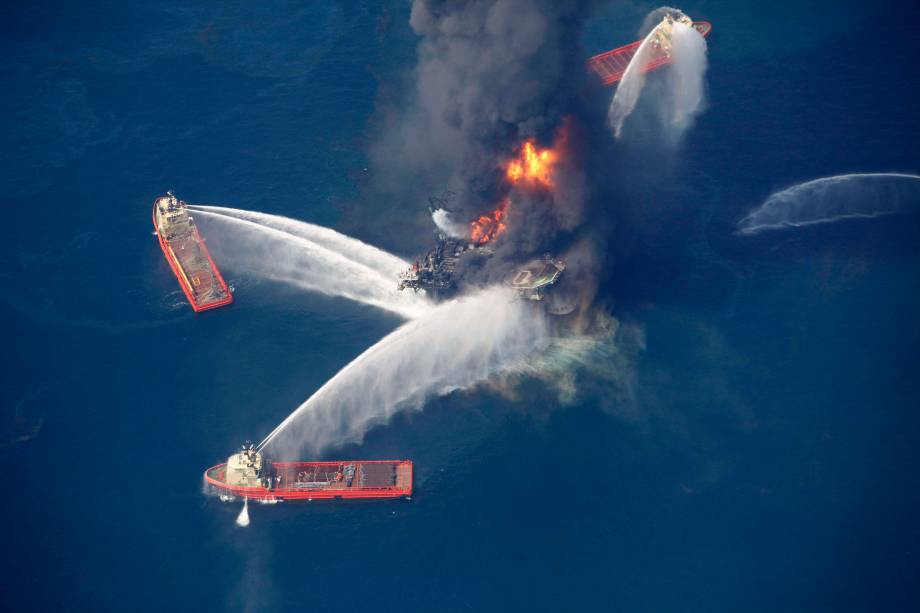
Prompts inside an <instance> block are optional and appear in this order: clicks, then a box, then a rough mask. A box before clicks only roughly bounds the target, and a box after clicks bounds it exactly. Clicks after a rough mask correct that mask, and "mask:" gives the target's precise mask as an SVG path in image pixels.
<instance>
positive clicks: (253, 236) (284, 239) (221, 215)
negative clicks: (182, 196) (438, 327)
mask: <svg viewBox="0 0 920 613" xmlns="http://www.w3.org/2000/svg"><path fill="white" fill-rule="evenodd" d="M190 208H191V209H192V210H194V212H195V217H196V219H198V220H199V221H204V222H205V223H206V224H207V225H208V226H209V228H208V233H209V234H214V235H220V234H221V233H223V234H227V235H232V237H229V236H228V239H227V243H228V244H231V245H233V248H232V249H225V250H222V251H221V253H220V257H219V259H220V262H221V266H225V267H226V268H227V269H228V270H233V271H235V272H239V273H244V274H252V275H256V276H259V277H262V278H266V279H271V280H273V281H279V282H282V283H287V284H290V285H293V286H295V287H299V288H302V289H306V290H309V291H313V292H319V293H321V294H325V295H327V296H341V297H344V298H348V299H350V300H355V301H357V302H362V303H364V304H369V305H372V306H375V307H378V308H381V309H384V310H387V311H390V312H392V313H396V314H398V315H401V316H402V317H405V318H407V319H411V318H413V317H418V316H419V315H421V314H422V313H424V312H426V311H427V310H428V309H429V308H430V303H429V301H428V300H427V299H426V298H424V297H423V296H421V295H418V294H414V293H408V292H399V291H398V290H397V289H396V281H397V275H398V273H399V272H402V271H403V270H405V269H407V268H408V267H409V263H408V262H405V261H403V260H401V259H400V258H398V257H396V256H394V255H392V254H389V253H387V252H385V251H382V250H380V249H377V248H376V247H372V246H370V245H367V244H365V243H362V242H361V241H358V240H356V239H353V238H349V237H347V236H345V235H343V234H339V233H338V232H335V231H334V230H330V229H328V228H323V227H321V226H315V225H313V224H308V223H304V222H298V221H295V220H292V219H287V218H285V217H278V216H275V215H266V214H264V213H250V212H247V211H238V210H236V209H222V208H221V207H190ZM224 210H226V211H232V214H228V213H225V212H222V211H224Z"/></svg>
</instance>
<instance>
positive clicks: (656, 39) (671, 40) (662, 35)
mask: <svg viewBox="0 0 920 613" xmlns="http://www.w3.org/2000/svg"><path fill="white" fill-rule="evenodd" d="M659 15H661V18H663V19H665V21H663V22H660V23H658V24H657V25H656V26H655V27H654V28H652V30H651V31H650V32H649V33H648V35H647V36H646V37H645V38H644V39H643V41H642V44H641V45H639V49H638V50H637V51H636V54H635V55H634V56H633V58H632V60H631V61H630V62H629V65H628V66H627V67H626V71H625V72H624V74H623V79H622V80H621V81H620V83H619V85H618V86H617V90H616V93H615V94H614V96H613V100H612V101H611V103H610V109H609V110H608V114H607V120H608V123H609V124H610V127H611V128H613V133H614V136H615V137H617V138H619V137H620V136H621V133H622V130H623V124H624V122H625V121H626V118H627V117H629V116H630V115H631V114H632V112H633V110H635V108H636V104H637V103H638V101H639V97H640V95H641V94H642V91H643V89H644V88H645V84H646V72H647V69H646V67H647V65H648V64H649V63H650V62H652V61H653V60H655V58H656V57H659V56H662V55H665V54H668V55H670V56H671V65H670V66H669V67H668V68H667V70H666V75H665V77H664V78H665V83H664V88H663V91H662V92H661V93H660V95H657V96H656V97H655V105H656V112H657V115H658V119H659V121H660V122H661V125H662V127H663V128H664V130H665V136H666V138H667V140H668V141H669V142H670V143H672V144H677V143H678V142H680V139H681V137H682V136H683V134H684V132H685V131H686V130H687V129H688V128H689V127H690V126H692V125H693V121H694V119H695V118H696V115H697V114H699V112H700V111H701V110H702V107H703V101H704V82H703V77H704V75H705V73H706V65H707V61H706V39H705V38H703V36H702V35H701V34H700V33H699V32H697V31H696V30H695V29H694V28H693V27H692V25H690V20H689V18H688V17H687V16H686V15H684V14H683V13H682V12H681V11H679V10H677V9H670V8H662V9H656V10H655V11H652V13H650V14H649V17H648V18H646V22H648V21H649V20H650V19H651V18H652V17H653V16H654V17H656V18H657V17H658V16H659ZM669 19H670V21H668V20H669Z"/></svg>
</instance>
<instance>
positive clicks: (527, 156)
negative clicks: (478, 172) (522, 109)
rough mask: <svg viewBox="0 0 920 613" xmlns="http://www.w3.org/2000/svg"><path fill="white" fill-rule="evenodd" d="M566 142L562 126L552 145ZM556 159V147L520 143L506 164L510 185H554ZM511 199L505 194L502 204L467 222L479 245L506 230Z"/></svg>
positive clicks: (493, 238) (506, 175)
mask: <svg viewBox="0 0 920 613" xmlns="http://www.w3.org/2000/svg"><path fill="white" fill-rule="evenodd" d="M564 142H565V128H564V127H563V129H561V130H560V131H559V133H558V134H557V137H556V143H555V144H554V147H559V146H560V145H561V144H562V143H564ZM558 160H559V152H558V151H557V149H555V148H548V149H540V148H538V147H537V143H536V141H535V140H534V139H532V138H531V139H527V140H526V141H524V144H522V145H521V149H520V153H519V154H518V156H517V157H516V158H514V159H512V160H510V161H509V162H508V163H507V165H506V166H505V178H506V179H507V180H508V182H509V183H510V184H511V185H518V184H519V183H521V182H522V181H524V182H526V183H525V185H529V186H536V187H538V188H542V189H552V188H553V170H554V166H555V164H556V162H557V161H558ZM509 206H511V198H510V197H509V196H505V198H504V199H503V200H502V202H501V204H499V205H498V208H496V209H495V210H494V211H492V212H491V213H488V214H486V215H482V216H480V217H479V219H476V220H473V221H472V222H471V223H470V238H471V239H472V241H473V242H474V243H476V244H479V245H485V244H486V243H489V242H492V241H494V240H495V239H497V238H498V237H499V236H501V234H502V233H503V232H504V231H505V230H506V228H507V226H506V225H505V221H506V220H507V217H508V207H509Z"/></svg>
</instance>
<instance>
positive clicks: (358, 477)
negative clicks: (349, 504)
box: [204, 460, 412, 500]
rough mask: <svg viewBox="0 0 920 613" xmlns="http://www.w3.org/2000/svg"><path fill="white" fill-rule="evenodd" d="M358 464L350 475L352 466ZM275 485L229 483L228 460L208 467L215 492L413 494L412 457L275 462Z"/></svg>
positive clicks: (301, 496)
mask: <svg viewBox="0 0 920 613" xmlns="http://www.w3.org/2000/svg"><path fill="white" fill-rule="evenodd" d="M349 466H352V467H354V472H353V475H352V477H351V478H350V479H349V477H348V472H349V471H348V467H349ZM270 467H271V468H270V470H269V473H268V474H269V475H270V477H271V479H272V487H271V488H265V487H240V486H231V485H227V483H226V469H227V465H226V464H218V465H217V466H213V467H211V468H209V469H208V470H206V471H205V473H204V480H205V483H206V484H207V485H208V486H210V487H211V488H212V489H213V490H214V491H215V492H217V493H220V494H225V495H231V496H237V497H241V498H252V499H254V500H324V499H325V500H329V499H362V498H363V499H375V498H400V497H404V496H411V495H412V462H411V461H410V460H361V461H351V462H271V463H270Z"/></svg>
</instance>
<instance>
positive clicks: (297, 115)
mask: <svg viewBox="0 0 920 613" xmlns="http://www.w3.org/2000/svg"><path fill="white" fill-rule="evenodd" d="M652 8H654V6H653V5H648V4H641V3H619V2H618V3H612V4H609V5H606V6H605V7H604V8H603V9H601V10H599V12H598V14H597V15H596V16H595V18H594V19H592V21H591V22H590V23H589V24H588V26H587V28H586V30H585V34H584V40H583V44H584V47H585V48H586V50H587V51H589V52H591V53H593V52H599V51H602V50H605V49H607V48H611V47H613V46H617V45H619V44H622V43H624V42H626V41H630V40H633V39H634V37H635V35H636V31H637V29H638V27H639V24H640V23H641V21H642V18H643V16H644V15H645V13H647V12H648V11H649V10H650V9H652ZM681 8H682V9H683V10H685V11H686V12H687V13H688V14H690V15H691V16H694V17H695V18H700V19H707V20H709V21H711V22H713V24H714V30H713V33H712V35H711V37H710V39H709V49H710V51H709V60H710V67H709V72H708V75H707V83H708V106H707V110H706V112H705V113H704V114H703V115H702V116H701V117H700V118H699V120H698V122H697V124H696V126H695V127H694V128H693V129H691V130H690V131H689V133H688V135H687V138H686V141H685V143H684V144H683V146H682V147H681V149H680V150H679V151H678V152H677V153H675V154H673V155H672V156H668V157H666V158H662V159H660V160H658V163H649V160H648V159H647V158H646V157H644V156H646V155H647V152H646V153H643V152H639V153H636V154H635V156H634V157H631V156H630V155H626V154H625V153H624V154H623V155H622V157H623V160H622V165H621V167H619V168H616V169H612V170H611V172H616V173H620V174H621V175H622V184H623V187H622V199H623V201H624V202H627V203H629V205H630V206H629V207H626V210H627V211H628V213H629V214H627V215H624V216H623V218H622V219H621V220H620V221H619V224H618V226H617V233H616V237H615V239H616V240H614V241H612V243H611V247H610V254H609V255H610V260H611V261H612V262H613V264H612V269H611V271H610V274H609V275H608V277H609V280H608V282H607V283H606V284H605V285H604V287H603V288H602V290H601V291H602V294H603V298H604V299H605V301H607V302H608V303H610V304H612V305H613V307H612V308H613V310H614V312H615V313H616V315H617V316H618V317H619V318H620V319H622V320H623V321H625V322H628V323H629V324H630V325H632V326H635V327H636V328H637V329H641V330H642V331H643V335H644V339H645V343H644V349H643V350H642V351H640V352H637V354H636V355H635V356H634V357H633V358H632V363H631V365H630V367H631V368H632V369H633V371H634V375H635V380H634V381H635V384H634V388H633V389H632V393H631V395H630V397H629V398H628V399H624V398H623V396H622V394H620V393H618V392H615V390H612V389H611V390H607V389H605V388H604V386H603V384H602V383H598V384H597V385H591V386H588V387H589V388H590V391H588V390H587V389H586V391H585V393H583V394H579V395H577V396H576V398H575V400H574V401H573V402H570V403H567V404H563V403H560V402H556V401H555V400H554V399H553V396H552V395H551V394H545V393H542V392H541V390H540V389H525V390H522V392H521V393H520V394H519V396H518V399H517V400H512V399H509V398H508V397H506V396H504V395H500V394H498V393H496V392H495V391H490V390H478V391H474V392H471V393H464V394H452V395H449V396H446V397H444V398H440V399H434V400H431V401H430V402H428V403H427V405H426V407H425V410H424V411H423V412H420V413H413V414H410V415H401V416H398V417H397V418H396V419H394V420H393V421H392V422H391V423H390V424H388V425H386V426H383V427H379V428H376V429H374V430H372V431H371V432H370V433H369V435H368V436H367V438H366V440H365V441H364V442H363V443H362V444H361V445H352V446H349V447H346V448H343V449H337V450H333V451H331V452H330V457H342V458H345V457H360V458H397V457H400V458H401V457H406V458H411V459H412V460H413V461H414V462H415V466H416V483H415V486H416V495H415V496H414V497H413V500H412V501H410V502H406V501H393V502H385V503H355V504H337V505H322V504H301V505H297V504H282V505H275V506H270V507H261V506H259V505H253V506H251V507H250V509H249V512H250V517H251V525H250V526H249V527H248V528H245V529H243V528H239V527H238V526H236V525H235V523H234V519H235V516H236V514H237V513H238V512H239V510H240V508H239V505H237V504H233V505H226V504H222V503H220V502H219V501H217V500H215V499H210V498H206V497H204V496H202V494H201V473H202V471H203V470H204V469H205V468H207V467H208V466H211V465H213V464H216V463H218V462H220V461H223V460H224V459H225V458H226V456H227V455H228V454H229V453H230V452H231V451H233V450H234V449H235V448H236V447H237V446H238V445H239V443H240V442H242V441H243V440H245V439H247V438H251V439H255V440H258V439H260V438H261V437H262V436H264V435H265V434H267V433H268V432H269V431H270V430H271V429H272V428H273V427H274V426H275V425H276V424H277V423H278V422H279V421H281V420H282V419H283V418H284V417H285V416H286V415H287V414H288V413H289V412H290V411H291V410H293V408H295V407H296V406H297V405H299V404H300V402H302V401H303V400H304V399H305V398H306V397H308V396H309V395H310V394H311V393H312V392H313V391H315V390H316V389H317V388H318V387H319V386H320V385H322V383H323V382H325V381H326V380H327V379H328V378H329V377H331V376H332V375H333V374H335V372H337V371H338V370H339V369H340V368H341V367H342V366H344V365H345V364H346V363H347V362H348V361H350V360H351V359H352V358H353V357H355V356H357V355H358V354H359V353H360V352H361V351H363V350H364V349H365V348H366V347H368V346H369V345H371V344H372V343H374V342H376V341H377V340H378V339H379V338H381V337H382V336H383V335H385V334H386V333H388V332H389V331H391V330H392V329H394V328H395V327H396V326H397V325H398V324H399V322H400V320H399V319H398V318H396V317H395V316H393V315H388V314H386V313H384V312H381V311H378V310H376V309H373V308H371V307H367V306H362V305H358V304H353V303H350V302H348V301H344V300H337V299H332V298H326V297H321V296H317V295H311V294H307V293H303V292H300V291H297V290H294V289H291V288H286V287H283V286H278V285H275V284H272V283H268V282H263V281H259V280H257V279H253V278H247V277H237V278H234V277H233V276H232V275H231V278H230V279H229V281H230V282H231V283H232V284H233V285H234V286H235V288H236V298H237V301H236V303H235V304H234V305H233V306H232V307H231V308H228V309H222V310H219V311H215V312H212V313H207V314H204V315H194V314H193V313H192V312H191V310H190V309H189V308H188V306H187V305H186V304H185V302H184V299H183V296H182V295H181V292H180V291H179V289H178V286H177V284H176V282H175V279H174V278H173V276H172V274H171V272H170V271H169V269H168V267H167V266H166V264H165V262H164V261H163V258H162V254H161V252H160V250H159V247H158V246H157V243H156V240H155V239H154V237H153V236H151V232H152V227H151V223H150V218H149V215H150V205H151V202H152V200H153V198H154V197H155V196H156V195H158V194H160V193H162V192H163V191H165V190H166V189H172V190H174V191H175V192H176V193H177V194H179V195H180V196H181V197H183V198H184V199H187V200H188V201H190V202H195V203H214V204H222V205H226V206H232V207H237V208H243V209H255V210H263V211H270V212H273V213H277V214H282V215H288V216H291V217H296V218H299V219H304V220H307V221H311V222H314V223H320V224H324V225H330V226H333V227H339V228H342V229H344V230H346V231H348V232H349V233H350V234H353V235H356V236H358V237H359V238H364V239H367V240H371V241H373V242H375V243H376V244H378V245H379V246H380V247H382V248H385V249H389V250H392V251H394V252H396V253H398V254H400V255H404V256H407V257H409V256H412V255H414V254H415V253H416V252H417V251H418V250H420V249H422V248H423V247H424V246H425V243H426V242H427V240H428V238H427V237H425V236H400V235H394V234H392V233H389V234H388V233H387V232H385V231H383V230H382V229H381V228H379V227H371V226H370V225H369V224H367V223H366V222H362V216H361V214H360V211H362V210H370V209H373V210H374V211H381V210H383V211H386V210H388V208H390V209H392V211H393V215H400V214H406V213H412V214H415V213H417V212H418V211H419V210H423V207H424V205H425V203H413V202H398V201H397V202H368V201H365V200H363V199H362V192H361V185H362V181H363V176H364V173H366V172H367V170H366V169H367V167H368V164H367V160H366V158H365V153H364V151H365V150H366V144H367V139H368V133H369V130H368V126H369V125H370V124H369V122H372V121H373V119H372V117H373V113H374V109H375V101H376V99H377V98H376V96H377V95H378V93H379V89H378V88H380V87H390V88H398V87H399V86H400V84H401V83H403V79H404V77H405V70H406V69H407V68H408V67H411V65H412V62H413V49H414V44H415V41H414V39H413V37H412V34H411V32H410V30H409V29H408V26H407V19H408V5H407V4H406V3H404V2H401V1H396V0H393V1H388V2H383V3H372V2H363V1H356V2H322V3H321V2H311V3H303V2H267V3H261V4H258V5H251V6H250V5H245V4H237V3H229V4H221V5H218V4H213V5H204V4H202V5H197V4H192V5H189V4H188V3H171V4H170V3H162V2H156V3H154V2H149V3H93V2H88V3H81V4H79V5H73V6H69V7H66V8H65V7H61V6H59V5H58V4H55V3H40V2H39V3H30V4H29V5H22V4H20V5H16V6H12V5H11V6H9V7H5V8H4V10H3V17H4V18H3V19H2V20H0V30H2V34H3V36H2V37H0V47H2V49H3V51H4V52H3V53H2V55H0V74H2V81H3V84H4V91H3V93H2V94H0V104H2V109H3V113H2V114H0V121H2V122H3V126H2V127H3V130H2V133H3V137H2V138H3V147H2V148H0V155H2V164H0V188H2V189H0V194H2V196H0V198H2V206H0V215H2V230H0V232H2V236H3V240H2V242H0V266H2V268H0V315H2V320H3V332H4V334H3V339H4V351H3V373H4V374H3V378H2V385H0V399H2V407H3V412H2V438H0V461H2V464H3V466H4V467H5V483H6V485H5V488H4V497H3V503H2V508H3V516H2V517H3V519H4V522H5V526H4V528H5V529H4V530H3V537H2V541H0V544H2V549H0V602H3V603H4V604H3V608H4V609H5V610H11V611H12V610H20V611H28V610H55V611H60V610H87V611H121V610H125V609H132V610H136V611H146V610H151V611H153V610H158V611H159V610H163V609H169V610H229V611H238V610H254V611H261V610H265V611H294V610H319V611H369V610H374V611H390V610H392V611H406V610H411V611H431V610H440V611H607V610H623V611H713V610H720V611H722V610H724V611H734V610H758V611H826V610H852V611H906V610H916V609H917V608H918V607H920V604H918V597H920V593H918V592H920V589H918V586H917V582H916V576H917V573H918V563H917V561H916V554H915V551H916V550H917V548H918V547H920V529H918V527H917V523H916V517H917V515H918V511H920V494H918V489H917V487H916V483H917V479H916V476H915V475H916V469H917V468H918V460H920V458H918V454H920V452H918V448H920V446H918V442H920V417H918V413H917V410H916V409H917V407H918V406H920V385H918V377H917V364H918V347H920V327H918V325H917V323H916V313H917V312H918V310H920V283H918V273H917V271H918V266H920V254H918V250H917V245H918V238H920V232H918V229H920V227H918V224H917V220H916V219H914V218H911V217H891V218H886V219H878V220H854V221H847V222H840V223H838V224H831V225H828V226H825V227H820V228H814V229H809V230H807V231H788V232H780V233H772V234H770V233H767V234H764V235H759V236H756V237H739V236H736V235H734V234H733V232H734V229H735V223H736V222H737V220H738V219H740V218H741V217H743V215H744V214H746V213H747V211H749V210H750V209H751V208H752V207H754V206H756V205H757V204H759V203H760V202H762V201H763V200H764V199H765V198H766V197H767V196H768V195H769V194H770V193H772V192H773V191H776V190H777V189H780V188H783V187H786V186H789V185H792V184H794V183H796V182H799V181H804V180H809V179H813V178H816V177H820V176H827V175H834V174H841V173H846V172H882V171H901V172H911V173H918V172H920V149H918V146H917V136H918V134H920V113H918V110H917V109H920V69H918V67H917V64H916V50H915V45H914V43H913V41H912V39H911V37H910V36H909V32H910V29H909V27H908V26H906V25H905V23H904V19H905V16H907V15H909V14H910V8H911V5H909V4H907V3H871V4H869V3H855V2H852V3H839V2H836V3H829V2H822V3H815V4H814V5H809V6H808V7H802V6H801V5H800V3H795V2H789V1H786V0H783V1H780V2H773V3H750V4H741V3H736V2H728V1H721V0H720V1H716V2H695V3H691V4H687V5H683V6H681ZM215 243H216V244H214V245H213V248H214V250H215V253H217V254H219V252H220V250H221V249H230V248H232V245H226V244H220V242H219V241H215ZM218 259H219V258H218Z"/></svg>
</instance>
